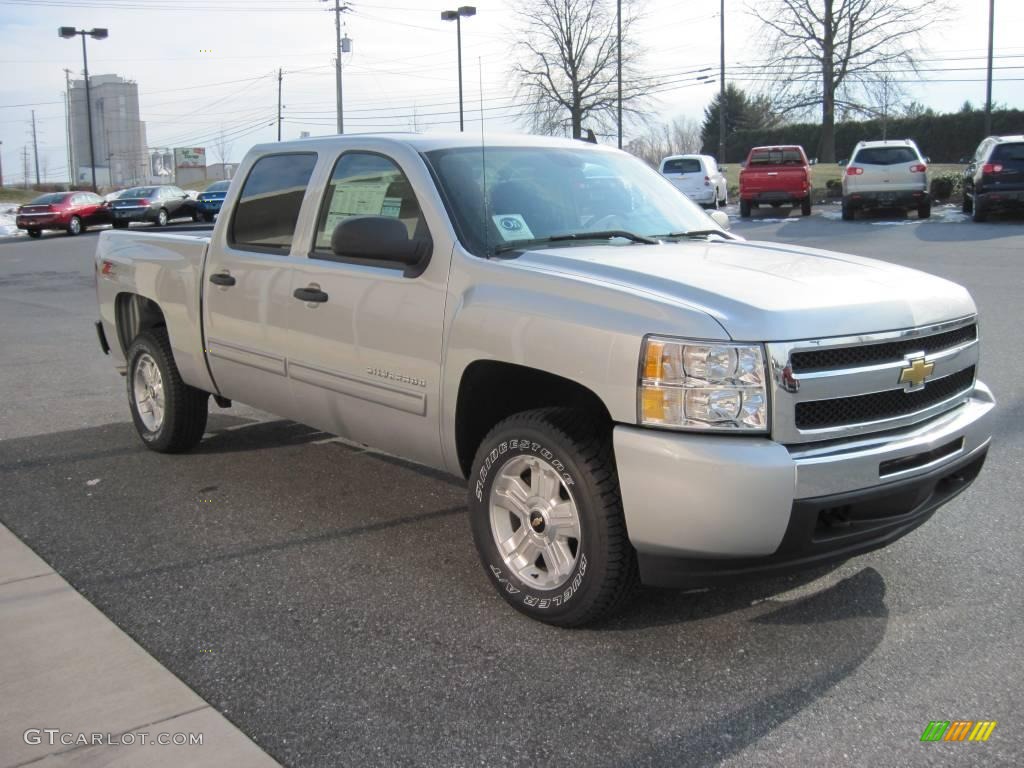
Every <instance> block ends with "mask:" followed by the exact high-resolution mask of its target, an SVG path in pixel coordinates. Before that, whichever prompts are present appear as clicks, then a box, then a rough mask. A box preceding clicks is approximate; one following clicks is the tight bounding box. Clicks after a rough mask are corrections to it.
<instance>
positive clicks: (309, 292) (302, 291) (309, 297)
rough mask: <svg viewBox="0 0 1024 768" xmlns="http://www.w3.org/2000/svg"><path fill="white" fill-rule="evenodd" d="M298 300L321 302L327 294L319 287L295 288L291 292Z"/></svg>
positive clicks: (325, 298) (326, 297)
mask: <svg viewBox="0 0 1024 768" xmlns="http://www.w3.org/2000/svg"><path fill="white" fill-rule="evenodd" d="M292 296H294V297H295V298H296V299H298V300H299V301H311V302H314V303H316V304H323V303H324V302H325V301H327V299H328V296H327V294H326V293H324V292H323V291H321V290H320V289H319V288H296V289H295V292H294V293H293V294H292Z"/></svg>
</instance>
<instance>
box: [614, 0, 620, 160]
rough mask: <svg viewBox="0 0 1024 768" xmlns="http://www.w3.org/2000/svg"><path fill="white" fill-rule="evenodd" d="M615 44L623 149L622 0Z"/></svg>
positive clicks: (618, 8)
mask: <svg viewBox="0 0 1024 768" xmlns="http://www.w3.org/2000/svg"><path fill="white" fill-rule="evenodd" d="M615 46H616V56H615V58H616V62H615V68H616V70H617V74H616V80H617V82H618V89H619V99H618V107H617V116H616V123H617V124H618V129H619V131H618V132H619V149H622V0H618V2H617V3H616V12H615Z"/></svg>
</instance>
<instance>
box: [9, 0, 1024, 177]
mask: <svg viewBox="0 0 1024 768" xmlns="http://www.w3.org/2000/svg"><path fill="white" fill-rule="evenodd" d="M470 1H472V0H470ZM349 5H350V6H351V11H350V12H348V13H345V14H344V16H343V18H344V20H345V32H346V33H347V35H348V36H349V37H350V38H351V40H352V51H351V53H347V54H345V55H344V56H343V59H342V61H343V71H344V104H345V129H346V132H366V131H381V130H399V131H407V130H414V129H416V130H457V129H458V117H459V116H458V80H457V66H456V37H455V32H456V31H455V24H454V23H452V22H444V21H442V20H441V18H440V12H441V11H442V10H445V9H448V8H455V7H457V6H456V5H452V6H447V5H444V3H443V0H442V2H435V1H433V0H365V2H364V1H363V0H351V1H350V3H349ZM956 6H957V7H956V9H955V10H954V11H953V12H952V13H953V15H952V17H951V18H950V19H949V21H948V22H946V23H945V24H943V25H941V26H940V27H936V28H933V29H932V30H930V31H929V32H928V34H927V37H926V41H925V42H926V45H927V50H926V51H925V52H924V54H923V56H922V60H923V63H924V66H925V68H926V69H928V70H932V71H927V72H924V73H923V74H922V76H921V77H922V79H921V80H920V81H918V79H917V78H916V77H915V79H914V81H911V82H907V83H904V84H903V87H904V88H905V89H906V91H907V94H908V97H909V98H910V99H914V100H916V101H919V102H921V103H923V104H924V105H925V106H930V107H932V108H934V109H936V110H937V111H952V110H956V109H958V108H959V106H960V105H961V104H962V103H963V102H964V101H965V100H970V101H972V102H973V103H974V104H975V105H983V104H984V100H985V83H984V78H985V72H984V66H985V60H984V56H985V52H986V47H987V34H988V32H987V26H988V1H987V0H959V2H958V3H957V4H956ZM996 6H997V8H996V20H997V23H996V33H995V48H996V56H997V59H996V67H997V70H996V72H995V78H996V82H995V84H994V88H993V99H994V101H995V102H997V103H1001V104H1005V105H1007V106H1009V107H1016V108H1021V107H1024V41H1021V40H1020V39H1018V35H1016V34H1014V33H1015V32H1016V31H1019V30H1020V29H1024V2H1021V0H996ZM329 7H330V8H333V2H323V0H0V142H3V143H2V146H0V158H2V164H3V172H4V179H5V183H12V182H13V183H18V182H19V181H20V180H21V179H22V176H23V172H22V149H23V147H25V146H28V147H29V148H30V151H31V142H32V138H31V122H30V120H31V110H33V109H34V110H35V112H36V124H37V136H38V145H39V156H40V168H41V170H43V171H44V175H45V176H46V177H47V178H48V179H49V180H51V181H61V180H64V179H66V178H67V169H66V161H65V152H66V150H65V147H66V137H65V129H64V107H63V103H62V94H63V92H64V69H65V68H68V69H70V70H71V71H72V77H73V78H75V77H81V68H82V54H81V43H80V40H79V39H78V38H76V39H74V40H64V39H61V38H59V37H58V35H57V27H59V26H71V25H74V26H76V27H78V28H86V29H88V28H92V27H106V28H107V29H109V33H110V36H109V38H107V39H106V40H99V41H96V40H91V39H90V40H89V41H88V46H89V70H90V73H91V75H93V76H95V75H100V74H117V75H121V76H122V77H126V78H128V79H131V80H134V81H136V82H137V83H138V85H139V92H140V97H139V101H140V109H141V113H142V119H143V120H145V121H146V128H147V136H148V140H149V145H150V147H160V146H164V147H175V146H177V147H195V146H205V147H207V157H208V161H209V162H213V161H214V159H216V158H214V157H212V156H211V148H212V147H213V145H214V143H215V140H216V139H217V137H218V136H220V135H221V134H223V136H224V137H225V141H226V143H227V144H228V145H229V147H228V155H229V156H228V160H229V161H232V162H237V161H238V160H240V159H241V158H242V156H243V155H244V154H245V152H246V151H247V149H248V148H249V147H250V146H251V145H252V144H254V143H257V142H261V141H273V140H274V139H275V138H276V136H277V126H276V112H277V85H278V83H277V74H278V70H279V69H281V70H282V71H283V76H282V94H283V98H282V102H283V104H284V108H283V110H282V113H283V120H284V121H283V123H282V135H283V138H285V139H291V138H297V137H298V136H299V133H300V132H301V131H309V132H310V133H311V134H312V135H314V136H315V135H323V134H329V133H334V132H335V111H334V110H335V106H334V68H333V63H332V62H333V50H334V16H333V13H332V12H330V11H329V10H328V8H329ZM641 7H642V9H643V17H642V18H641V20H640V21H639V22H638V24H637V27H636V34H637V39H638V40H639V41H640V42H641V43H642V45H643V46H644V48H645V49H646V55H645V58H644V61H643V69H644V72H645V74H648V75H650V76H654V77H658V78H660V80H661V81H662V82H663V83H665V85H663V86H662V87H661V88H659V89H658V92H657V93H656V94H655V95H654V96H653V97H652V99H651V102H650V110H649V111H650V115H649V117H650V118H651V119H652V120H653V121H655V122H667V121H670V120H672V119H675V118H677V117H683V118H690V119H695V120H700V119H701V117H702V112H703V109H704V107H705V106H706V105H707V103H708V102H709V100H710V99H711V98H712V97H713V96H714V94H715V93H716V92H717V89H718V85H717V82H718V81H717V66H718V55H719V52H718V46H719V31H718V30H719V16H718V3H717V2H713V0H701V1H696V0H690V1H688V2H681V1H678V0H677V1H676V2H670V1H669V0H647V1H646V2H642V3H641ZM924 7H925V8H928V7H929V4H927V3H925V5H924ZM476 8H477V15H476V16H474V17H471V18H467V19H463V23H462V42H463V46H462V52H463V77H464V92H465V98H464V103H465V119H466V130H473V131H479V128H480V123H479V120H480V115H481V112H480V110H481V107H482V108H483V118H484V123H485V128H486V130H489V131H508V130H519V131H523V130H526V129H527V123H526V122H525V121H524V112H525V109H524V107H523V105H522V98H521V97H520V98H517V97H516V83H515V82H514V79H513V78H512V77H511V76H510V70H511V66H512V63H513V62H514V61H515V59H516V57H517V56H520V55H521V54H522V48H521V46H519V45H517V35H516V29H517V28H518V26H519V25H520V20H521V17H520V16H518V15H517V13H516V12H515V11H514V10H513V9H512V7H511V5H510V3H509V2H507V1H504V2H503V1H502V0H477V2H476ZM725 16H726V26H727V29H726V62H727V78H728V79H732V80H734V81H735V82H736V83H737V84H739V85H740V86H742V87H745V88H748V89H749V90H753V91H757V90H759V89H761V90H768V91H770V89H771V88H772V82H771V80H770V78H766V77H764V76H759V75H757V74H756V69H754V68H752V67H755V66H756V64H757V63H758V62H759V61H760V60H761V59H762V54H761V53H760V48H759V43H760V40H761V37H760V35H759V27H758V23H757V21H756V19H754V18H753V16H752V15H751V14H750V12H749V10H748V8H747V5H746V0H726V3H725ZM705 67H707V68H711V69H710V71H709V72H707V73H705V74H709V75H712V78H711V79H710V80H705V81H696V80H695V78H696V77H697V75H698V74H699V73H700V70H702V69H703V68H705ZM741 67H745V68H746V70H745V71H746V72H748V73H751V74H749V75H745V76H744V77H739V76H738V75H737V76H735V77H732V76H730V74H729V72H728V70H729V69H730V68H741ZM908 77H909V76H908ZM744 78H746V79H744ZM481 85H482V90H481ZM481 97H482V101H481ZM640 130H641V129H640V128H633V127H628V128H627V130H626V134H627V135H626V140H627V141H628V139H629V138H630V137H631V134H636V133H638V132H639V131H640Z"/></svg>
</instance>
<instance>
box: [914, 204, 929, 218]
mask: <svg viewBox="0 0 1024 768" xmlns="http://www.w3.org/2000/svg"><path fill="white" fill-rule="evenodd" d="M931 216H932V204H931V203H921V204H920V205H919V206H917V218H919V219H930V218H931Z"/></svg>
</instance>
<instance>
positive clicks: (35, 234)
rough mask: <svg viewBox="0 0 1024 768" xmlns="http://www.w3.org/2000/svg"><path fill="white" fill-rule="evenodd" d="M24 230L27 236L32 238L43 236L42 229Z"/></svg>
mask: <svg viewBox="0 0 1024 768" xmlns="http://www.w3.org/2000/svg"><path fill="white" fill-rule="evenodd" d="M25 231H26V232H28V236H29V237H32V238H40V237H42V236H43V233H42V231H41V230H38V229H28V230H25Z"/></svg>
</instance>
